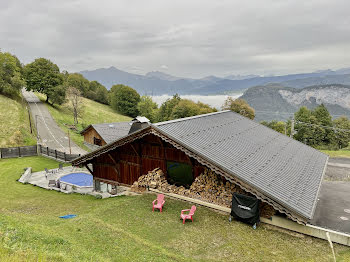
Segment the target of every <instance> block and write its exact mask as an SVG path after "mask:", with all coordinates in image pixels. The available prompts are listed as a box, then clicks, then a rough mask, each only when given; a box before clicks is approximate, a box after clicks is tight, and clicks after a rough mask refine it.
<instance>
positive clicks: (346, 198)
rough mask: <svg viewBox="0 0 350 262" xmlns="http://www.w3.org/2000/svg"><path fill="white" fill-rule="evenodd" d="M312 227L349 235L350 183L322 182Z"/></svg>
mask: <svg viewBox="0 0 350 262" xmlns="http://www.w3.org/2000/svg"><path fill="white" fill-rule="evenodd" d="M310 223H311V224H313V225H316V226H320V227H324V228H328V229H332V230H335V231H340V232H344V233H350V182H344V181H323V183H322V186H321V191H320V194H319V200H318V203H317V206H316V210H315V214H314V218H313V219H312V220H311V222H310Z"/></svg>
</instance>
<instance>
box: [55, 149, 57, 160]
mask: <svg viewBox="0 0 350 262" xmlns="http://www.w3.org/2000/svg"><path fill="white" fill-rule="evenodd" d="M55 158H56V159H57V150H56V149H55Z"/></svg>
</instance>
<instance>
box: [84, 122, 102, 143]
mask: <svg viewBox="0 0 350 262" xmlns="http://www.w3.org/2000/svg"><path fill="white" fill-rule="evenodd" d="M83 132H84V133H82V135H83V136H84V141H85V142H86V143H89V144H92V145H98V146H104V145H106V144H107V143H106V142H105V141H104V140H103V138H102V137H101V136H100V135H99V134H98V133H97V131H96V130H95V129H94V128H93V127H92V126H90V127H89V128H88V129H87V130H85V131H83ZM99 141H101V144H99Z"/></svg>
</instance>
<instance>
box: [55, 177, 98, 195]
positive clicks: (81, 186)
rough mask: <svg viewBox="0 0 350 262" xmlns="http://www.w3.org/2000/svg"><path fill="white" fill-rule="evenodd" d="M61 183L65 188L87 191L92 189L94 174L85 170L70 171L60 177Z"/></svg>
mask: <svg viewBox="0 0 350 262" xmlns="http://www.w3.org/2000/svg"><path fill="white" fill-rule="evenodd" d="M59 184H60V188H61V189H63V190H67V191H70V190H73V191H77V192H80V193H84V192H85V191H86V192H85V193H87V192H89V191H92V184H93V178H92V175H90V174H88V173H84V172H77V173H70V174H68V175H64V176H62V177H60V178H59ZM73 187H74V188H73Z"/></svg>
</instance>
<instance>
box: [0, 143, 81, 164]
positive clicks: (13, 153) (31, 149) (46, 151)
mask: <svg viewBox="0 0 350 262" xmlns="http://www.w3.org/2000/svg"><path fill="white" fill-rule="evenodd" d="M37 155H43V156H48V157H50V158H54V159H56V160H59V161H64V162H69V161H71V160H73V159H75V158H77V157H79V156H80V154H79V155H76V154H66V153H65V152H61V151H57V150H55V149H52V148H49V147H46V146H42V145H38V146H19V147H8V148H0V158H15V157H23V156H37Z"/></svg>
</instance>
